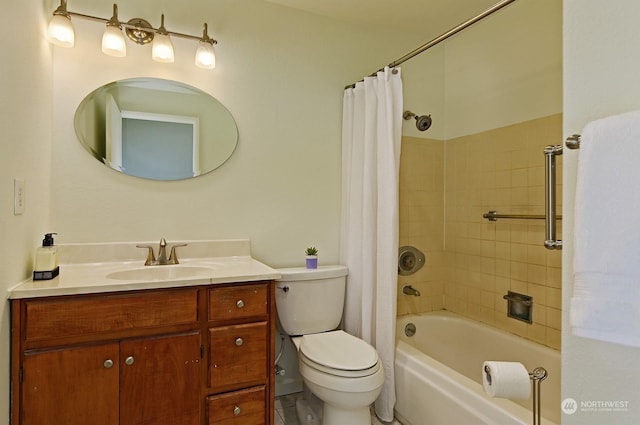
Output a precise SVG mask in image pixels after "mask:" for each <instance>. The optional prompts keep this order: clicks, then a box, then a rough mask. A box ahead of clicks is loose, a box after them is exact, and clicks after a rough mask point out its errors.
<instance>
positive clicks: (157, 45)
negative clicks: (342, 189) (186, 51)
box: [151, 32, 173, 63]
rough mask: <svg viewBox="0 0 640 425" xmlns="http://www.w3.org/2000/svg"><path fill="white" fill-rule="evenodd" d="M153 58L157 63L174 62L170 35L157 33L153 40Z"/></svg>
mask: <svg viewBox="0 0 640 425" xmlns="http://www.w3.org/2000/svg"><path fill="white" fill-rule="evenodd" d="M151 58H152V59H153V60H154V61H156V62H163V63H170V62H173V43H172V42H171V38H169V35H168V34H162V33H160V32H157V33H156V35H155V37H154V38H153V47H152V48H151Z"/></svg>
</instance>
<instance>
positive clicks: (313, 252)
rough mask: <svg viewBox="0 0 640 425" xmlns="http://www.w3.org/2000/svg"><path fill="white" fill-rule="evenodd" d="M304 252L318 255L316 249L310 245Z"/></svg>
mask: <svg viewBox="0 0 640 425" xmlns="http://www.w3.org/2000/svg"><path fill="white" fill-rule="evenodd" d="M305 253H306V254H307V255H318V250H317V249H316V247H315V246H310V247H309V248H307V250H306V251H305Z"/></svg>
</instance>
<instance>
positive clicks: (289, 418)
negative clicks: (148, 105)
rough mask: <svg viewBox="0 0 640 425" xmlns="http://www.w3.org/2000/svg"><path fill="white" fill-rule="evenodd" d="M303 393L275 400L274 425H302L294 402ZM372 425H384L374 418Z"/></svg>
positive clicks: (395, 422)
mask: <svg viewBox="0 0 640 425" xmlns="http://www.w3.org/2000/svg"><path fill="white" fill-rule="evenodd" d="M303 396H304V393H295V394H288V395H283V396H280V397H277V398H276V413H275V420H276V423H275V425H304V424H302V423H300V421H299V420H298V415H297V413H296V400H297V399H298V398H299V397H303ZM372 423H373V425H385V424H383V423H382V422H380V421H378V420H377V419H376V418H375V416H373V418H372ZM390 425H402V424H401V423H400V422H399V421H397V420H395V421H394V422H393V424H390Z"/></svg>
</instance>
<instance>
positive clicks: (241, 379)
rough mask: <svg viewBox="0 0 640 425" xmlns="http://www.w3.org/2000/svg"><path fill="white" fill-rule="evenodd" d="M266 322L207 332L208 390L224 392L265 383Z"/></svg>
mask: <svg viewBox="0 0 640 425" xmlns="http://www.w3.org/2000/svg"><path fill="white" fill-rule="evenodd" d="M267 330H268V329H267V322H257V323H247V324H242V325H233V326H221V327H217V328H211V329H209V347H210V353H209V354H210V363H209V387H210V388H212V389H214V390H215V391H227V390H230V389H236V388H242V387H246V386H249V385H258V384H263V383H265V382H266V381H267V379H268V376H267V353H268V341H267V339H268V338H267V335H268V332H267Z"/></svg>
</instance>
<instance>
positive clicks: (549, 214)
mask: <svg viewBox="0 0 640 425" xmlns="http://www.w3.org/2000/svg"><path fill="white" fill-rule="evenodd" d="M558 155H562V145H555V146H553V145H551V146H547V147H546V148H544V157H545V164H546V166H545V178H544V180H545V202H544V207H545V222H544V223H545V225H544V227H545V235H546V237H545V240H544V247H545V248H547V249H562V241H561V240H560V239H557V238H556V156H558Z"/></svg>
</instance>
